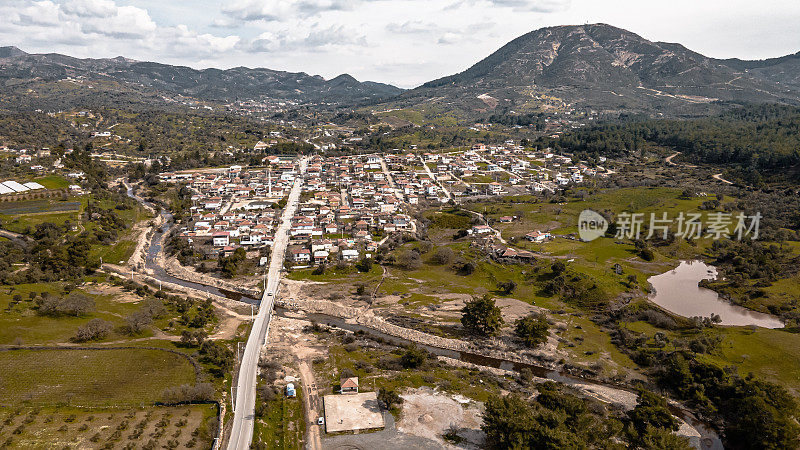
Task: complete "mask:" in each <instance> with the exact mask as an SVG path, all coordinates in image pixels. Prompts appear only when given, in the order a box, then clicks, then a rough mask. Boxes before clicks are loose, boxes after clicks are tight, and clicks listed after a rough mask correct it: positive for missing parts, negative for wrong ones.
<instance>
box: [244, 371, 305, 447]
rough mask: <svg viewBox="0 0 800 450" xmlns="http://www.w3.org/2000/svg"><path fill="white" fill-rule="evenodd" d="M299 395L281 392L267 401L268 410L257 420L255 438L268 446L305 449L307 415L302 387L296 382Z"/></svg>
mask: <svg viewBox="0 0 800 450" xmlns="http://www.w3.org/2000/svg"><path fill="white" fill-rule="evenodd" d="M295 387H296V388H297V396H296V397H295V398H287V397H286V396H285V395H283V394H282V393H279V394H278V396H277V397H276V398H275V400H272V401H269V402H267V406H266V412H265V414H264V415H263V416H262V417H259V418H258V419H257V420H256V425H255V430H254V433H253V440H254V441H257V442H262V443H264V444H266V446H267V448H281V449H297V450H301V449H303V448H304V447H303V437H304V434H305V416H304V415H303V401H302V400H301V399H302V395H303V394H302V392H301V389H302V387H301V386H299V385H297V384H295Z"/></svg>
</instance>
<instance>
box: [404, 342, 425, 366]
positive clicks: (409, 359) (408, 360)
mask: <svg viewBox="0 0 800 450" xmlns="http://www.w3.org/2000/svg"><path fill="white" fill-rule="evenodd" d="M427 359H428V352H426V351H425V349H422V348H419V347H417V346H416V345H411V346H409V347H408V348H406V351H405V352H403V354H402V356H400V364H402V366H403V367H405V368H406V369H416V368H418V367H421V366H422V365H423V364H425V361H426V360H427Z"/></svg>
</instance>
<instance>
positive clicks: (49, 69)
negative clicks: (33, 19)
mask: <svg viewBox="0 0 800 450" xmlns="http://www.w3.org/2000/svg"><path fill="white" fill-rule="evenodd" d="M67 77H72V78H77V77H85V78H87V79H89V80H106V81H113V82H118V83H126V84H133V85H136V86H141V87H143V88H149V89H154V90H157V91H161V92H165V93H171V94H181V95H185V96H188V97H194V98H197V99H200V100H211V101H223V102H228V101H233V100H250V99H261V98H269V99H273V100H293V101H298V102H302V103H305V102H317V103H319V102H329V103H346V104H354V103H362V102H365V101H377V100H382V99H387V98H390V97H393V96H396V95H397V94H399V93H401V92H403V90H402V89H400V88H397V87H394V86H390V85H388V84H383V83H374V82H370V81H367V82H359V81H358V80H356V79H355V78H353V77H352V76H350V75H347V74H343V75H339V76H338V77H336V78H333V79H330V80H325V79H324V78H322V77H321V76H318V75H315V76H312V75H308V74H306V73H292V72H283V71H278V70H271V69H260V68H259V69H248V68H246V67H236V68H233V69H228V70H220V69H203V70H196V69H192V68H190V67H184V66H171V65H168V64H159V63H154V62H140V61H134V60H131V59H127V58H123V57H117V58H113V59H79V58H73V57H70V56H64V55H60V54H55V53H50V54H28V53H25V52H24V51H22V50H20V49H18V48H16V47H0V85H1V84H6V85H9V84H17V83H19V82H24V81H26V80H37V81H45V82H47V81H57V80H62V79H65V78H67Z"/></svg>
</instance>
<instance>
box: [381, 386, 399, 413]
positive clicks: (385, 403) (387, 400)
mask: <svg viewBox="0 0 800 450" xmlns="http://www.w3.org/2000/svg"><path fill="white" fill-rule="evenodd" d="M378 402H380V404H381V406H382V407H383V408H384V409H392V407H393V406H395V405H400V404H402V403H403V397H400V395H398V394H397V392H396V391H395V390H394V389H388V388H384V387H382V388H380V389H378Z"/></svg>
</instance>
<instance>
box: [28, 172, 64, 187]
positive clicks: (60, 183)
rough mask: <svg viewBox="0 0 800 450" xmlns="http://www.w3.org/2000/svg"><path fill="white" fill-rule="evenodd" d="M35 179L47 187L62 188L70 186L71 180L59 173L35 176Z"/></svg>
mask: <svg viewBox="0 0 800 450" xmlns="http://www.w3.org/2000/svg"><path fill="white" fill-rule="evenodd" d="M33 181H35V182H37V183H39V184H41V185H42V186H44V187H45V188H47V189H62V188H65V187H67V186H69V184H70V183H69V180H67V179H66V178H64V177H61V176H58V175H48V176H46V177H41V178H34V179H33Z"/></svg>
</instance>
